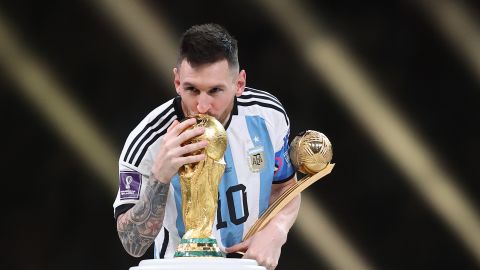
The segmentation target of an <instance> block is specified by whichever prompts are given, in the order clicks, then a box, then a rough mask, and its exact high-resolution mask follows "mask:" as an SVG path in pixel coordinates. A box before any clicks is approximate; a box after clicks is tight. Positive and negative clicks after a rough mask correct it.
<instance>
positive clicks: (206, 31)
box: [177, 23, 239, 68]
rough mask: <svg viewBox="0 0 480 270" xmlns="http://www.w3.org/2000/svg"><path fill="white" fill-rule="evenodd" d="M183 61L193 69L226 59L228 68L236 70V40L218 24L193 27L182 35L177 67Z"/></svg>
mask: <svg viewBox="0 0 480 270" xmlns="http://www.w3.org/2000/svg"><path fill="white" fill-rule="evenodd" d="M184 59H187V61H188V63H189V64H190V65H192V66H193V67H195V66H199V65H202V64H210V63H215V62H217V61H220V60H223V59H226V60H227V61H228V65H229V67H230V68H233V67H235V68H238V67H239V64H238V47H237V40H236V39H235V38H233V37H232V36H231V35H230V34H229V33H228V31H227V30H226V29H225V28H223V27H222V26H220V25H218V24H213V23H208V24H202V25H194V26H192V27H190V29H188V30H187V31H185V33H183V35H182V38H181V40H180V48H179V55H178V59H177V66H180V64H181V62H182V61H183V60H184Z"/></svg>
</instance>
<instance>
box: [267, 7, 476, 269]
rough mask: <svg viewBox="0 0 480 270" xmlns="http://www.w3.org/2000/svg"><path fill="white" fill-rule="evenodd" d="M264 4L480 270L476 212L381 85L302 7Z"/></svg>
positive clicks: (330, 88) (310, 63) (305, 57)
mask: <svg viewBox="0 0 480 270" xmlns="http://www.w3.org/2000/svg"><path fill="white" fill-rule="evenodd" d="M260 2H261V3H262V4H263V5H264V6H265V7H267V8H268V10H269V11H270V13H271V16H272V18H274V19H275V22H276V23H277V24H278V27H279V28H281V29H285V33H286V34H287V35H288V36H289V37H290V38H291V40H292V41H293V42H294V43H295V44H296V45H297V47H298V48H299V49H300V51H301V52H302V54H303V57H304V60H305V62H306V63H307V64H308V65H310V66H311V67H312V68H313V69H314V70H315V72H317V73H318V75H319V77H322V78H324V79H326V80H327V82H328V83H329V84H330V85H331V87H329V88H328V89H329V90H331V91H332V92H333V94H335V96H336V97H337V98H338V100H339V101H340V102H341V103H342V104H343V105H344V106H345V108H346V109H347V110H348V111H349V112H350V113H351V115H352V116H353V117H354V118H355V119H356V120H357V121H358V122H359V123H360V124H361V125H362V126H363V127H364V128H365V130H366V131H367V132H368V134H369V135H370V136H371V137H372V138H373V139H374V140H375V142H376V143H377V144H378V145H379V147H380V148H381V149H382V150H383V151H384V152H385V154H386V155H387V156H388V157H389V158H390V159H391V160H392V161H393V162H394V164H396V166H397V167H398V168H399V169H400V170H401V171H402V172H403V173H404V174H405V176H406V180H408V183H410V184H411V185H412V187H414V188H415V190H416V191H417V192H418V194H419V195H420V196H422V197H423V198H425V200H426V201H427V202H428V204H429V205H430V207H431V208H432V209H433V210H434V211H435V213H436V214H437V215H438V216H439V217H440V218H441V219H443V221H445V223H446V224H448V225H449V227H450V228H451V229H452V230H453V231H454V232H455V234H456V235H458V237H459V238H460V239H461V241H462V242H463V243H464V244H465V247H466V248H467V250H469V251H470V253H471V254H472V255H473V257H474V258H475V259H476V260H477V262H478V263H479V264H480V222H479V217H478V213H477V211H476V209H475V207H474V206H473V204H472V203H471V202H470V201H469V200H468V198H467V196H466V194H465V193H464V192H462V191H461V189H460V187H459V186H458V185H456V184H455V183H456V182H457V181H456V180H455V178H454V177H453V176H452V175H450V174H449V173H448V172H447V171H445V170H444V169H443V168H442V167H441V166H440V165H439V163H438V161H437V160H436V159H435V157H434V155H433V154H432V153H431V151H430V149H429V148H428V146H427V144H426V143H425V142H424V141H422V139H420V138H419V136H418V134H417V132H416V131H415V130H414V129H413V127H412V126H411V125H410V124H409V123H408V121H407V120H406V119H405V118H404V117H403V116H402V115H401V114H400V113H399V112H398V110H396V109H395V107H394V106H393V104H391V103H389V102H388V101H387V100H388V99H387V98H386V97H384V96H383V95H382V94H381V93H382V91H381V88H380V87H379V86H378V85H377V83H376V82H375V81H374V80H373V79H371V77H370V76H369V75H368V74H367V72H366V70H364V69H362V68H361V67H360V66H359V65H358V64H357V63H355V61H354V60H353V57H351V56H350V55H349V54H348V52H347V50H346V49H345V48H343V46H342V44H341V43H340V42H339V41H337V40H336V39H334V38H332V37H331V36H328V35H326V34H325V33H324V32H323V31H321V29H320V23H319V22H316V21H315V17H314V16H313V15H312V14H311V13H310V12H308V10H309V9H307V8H305V7H303V6H302V4H301V3H300V2H298V1H295V2H293V1H287V0H285V1H278V2H277V1H272V0H262V1H260ZM277 3H279V4H278V5H277ZM297 22H299V23H298V24H297ZM300 26H301V27H302V28H301V29H299V30H298V31H296V29H297V27H300ZM372 169H374V168H372Z"/></svg>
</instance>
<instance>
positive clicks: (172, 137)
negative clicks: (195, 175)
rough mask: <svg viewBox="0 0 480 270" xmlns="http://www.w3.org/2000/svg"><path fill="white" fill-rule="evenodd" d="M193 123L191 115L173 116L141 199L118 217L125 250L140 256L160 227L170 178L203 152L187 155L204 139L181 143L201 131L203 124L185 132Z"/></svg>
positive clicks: (198, 147)
mask: <svg viewBox="0 0 480 270" xmlns="http://www.w3.org/2000/svg"><path fill="white" fill-rule="evenodd" d="M195 123H196V120H195V119H194V118H192V119H188V120H185V121H183V122H182V123H180V122H178V121H177V120H175V121H174V122H173V123H172V125H171V126H170V127H169V128H168V130H167V133H166V134H165V136H164V137H163V140H162V142H161V144H160V147H159V151H158V152H157V154H156V157H155V161H154V163H153V166H152V173H151V175H150V179H149V180H148V181H147V185H146V187H145V190H144V192H143V193H142V195H141V197H140V200H139V201H138V202H137V203H136V204H135V206H134V207H132V208H131V209H130V210H128V211H127V212H125V213H124V214H122V215H120V216H119V217H118V219H117V231H118V236H119V237H120V241H121V242H122V244H123V247H124V248H125V250H126V251H127V252H128V253H129V254H130V255H132V256H135V257H140V256H142V255H143V254H144V253H145V251H146V250H147V249H148V247H150V245H151V244H152V243H153V241H154V240H155V237H157V235H158V233H159V232H160V229H161V228H162V223H163V217H164V214H165V204H166V202H167V195H168V189H169V186H170V180H171V178H172V177H173V176H174V175H175V173H177V171H178V169H179V168H180V166H182V165H184V164H189V163H194V162H199V161H200V160H203V159H205V154H203V153H202V154H195V155H188V154H189V153H192V152H196V151H198V150H200V149H203V148H205V146H207V142H206V141H205V140H202V141H199V142H196V143H191V144H187V145H184V143H185V142H186V141H188V140H190V139H191V138H193V137H195V136H198V135H201V134H203V132H204V131H205V130H204V128H203V127H196V128H194V129H190V130H187V131H185V132H184V130H186V129H187V128H188V127H190V126H192V125H193V124H195Z"/></svg>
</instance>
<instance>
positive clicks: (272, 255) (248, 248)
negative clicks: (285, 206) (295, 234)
mask: <svg viewBox="0 0 480 270" xmlns="http://www.w3.org/2000/svg"><path fill="white" fill-rule="evenodd" d="M269 225H273V224H269ZM269 225H267V226H266V227H265V228H264V229H263V230H261V231H259V232H257V233H256V234H254V235H253V236H252V237H250V238H248V239H247V240H245V241H244V242H242V243H239V244H236V245H234V246H231V247H229V248H226V249H225V251H226V252H228V253H234V252H244V253H245V255H244V256H243V258H244V259H254V260H256V261H257V262H258V264H259V265H262V266H265V267H266V268H267V269H268V270H274V269H275V267H277V264H278V259H279V258H280V252H281V249H282V246H283V244H285V242H286V240H287V234H286V233H285V232H282V231H281V230H279V228H277V227H276V226H274V225H273V226H269Z"/></svg>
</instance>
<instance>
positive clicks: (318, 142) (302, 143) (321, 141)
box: [243, 130, 335, 240]
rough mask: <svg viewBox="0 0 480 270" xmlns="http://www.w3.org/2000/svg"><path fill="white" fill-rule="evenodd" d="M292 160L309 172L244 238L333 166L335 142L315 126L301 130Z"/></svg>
mask: <svg viewBox="0 0 480 270" xmlns="http://www.w3.org/2000/svg"><path fill="white" fill-rule="evenodd" d="M289 154H290V160H291V161H292V164H293V166H294V167H295V169H296V170H297V171H299V172H301V173H303V174H305V175H306V176H305V177H303V178H302V179H300V180H298V181H297V183H295V185H293V186H291V187H290V188H289V189H288V190H287V191H285V192H284V193H283V194H282V195H280V197H278V199H277V200H275V201H274V202H273V203H272V204H271V205H270V206H269V207H268V208H267V210H266V211H265V213H263V215H262V216H261V217H260V218H259V219H258V220H257V221H256V222H255V223H254V224H253V226H252V227H250V229H249V230H248V232H247V234H246V235H245V237H243V240H246V239H248V238H250V237H251V236H252V235H254V234H255V233H256V232H258V231H260V230H261V229H263V227H265V225H267V224H268V222H269V221H270V220H271V219H272V218H273V217H274V216H275V215H276V214H278V212H280V210H282V209H283V208H284V207H285V206H286V205H287V204H288V203H289V202H290V201H291V200H293V198H295V197H296V196H297V195H298V194H299V193H300V192H302V191H304V190H305V189H306V188H307V187H309V186H310V185H312V184H313V183H315V182H316V181H318V180H319V179H320V178H322V177H324V176H326V175H327V174H329V173H330V172H332V170H333V166H335V164H333V163H330V161H332V156H333V150H332V144H331V143H330V141H329V140H328V138H327V136H325V135H324V134H323V133H320V132H318V131H314V130H307V131H305V132H301V133H300V134H298V135H297V136H296V137H295V138H294V139H293V141H292V143H291V144H290V151H289Z"/></svg>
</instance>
